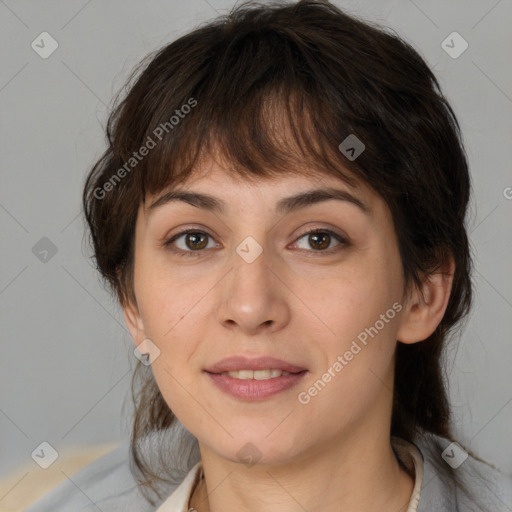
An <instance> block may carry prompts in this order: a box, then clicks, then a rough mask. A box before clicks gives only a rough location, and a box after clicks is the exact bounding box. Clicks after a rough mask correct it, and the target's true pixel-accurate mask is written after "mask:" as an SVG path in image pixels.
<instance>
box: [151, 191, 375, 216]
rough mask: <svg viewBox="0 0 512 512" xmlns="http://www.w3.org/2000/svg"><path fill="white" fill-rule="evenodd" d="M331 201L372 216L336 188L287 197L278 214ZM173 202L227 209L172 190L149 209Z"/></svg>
mask: <svg viewBox="0 0 512 512" xmlns="http://www.w3.org/2000/svg"><path fill="white" fill-rule="evenodd" d="M330 199H336V200H338V201H345V202H348V203H352V204H354V205H356V206H357V207H359V208H360V209H361V210H362V211H363V212H364V213H365V214H367V215H370V214H371V208H370V207H369V206H367V205H366V204H365V203H364V202H363V201H361V199H359V198H357V197H355V196H354V195H352V194H350V193H349V192H347V191H345V190H339V189H336V188H319V189H314V190H308V191H306V192H301V193H300V194H296V195H293V196H289V197H285V198H283V199H280V200H279V201H278V202H277V205H276V212H277V213H290V212H294V211H297V210H299V209H301V208H306V207H308V206H312V205H314V204H318V203H321V202H323V201H328V200H330ZM173 201H183V202H185V203H188V204H190V205H192V206H195V207H197V208H202V209H205V210H208V211H211V212H217V213H224V212H225V208H226V203H225V202H224V201H222V200H220V199H218V198H216V197H214V196H211V195H208V194H201V193H198V192H184V191H179V190H171V191H169V192H166V193H165V194H163V195H162V196H161V197H160V198H158V199H157V200H156V201H155V202H153V203H152V204H151V205H150V206H148V208H147V209H148V210H149V211H150V212H151V211H154V210H155V209H156V208H158V207H160V206H163V205H164V204H168V203H170V202H173Z"/></svg>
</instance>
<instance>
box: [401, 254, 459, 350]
mask: <svg viewBox="0 0 512 512" xmlns="http://www.w3.org/2000/svg"><path fill="white" fill-rule="evenodd" d="M454 271H455V264H454V262H453V257H452V255H451V254H450V255H449V256H448V259H447V260H446V261H445V263H444V264H443V265H441V267H440V268H439V269H438V270H437V271H436V272H435V273H433V274H429V275H427V276H426V277H425V278H424V280H423V285H422V287H421V290H418V288H417V287H414V290H413V291H412V292H411V293H410V295H409V298H408V300H407V301H406V305H405V308H404V313H403V315H402V318H401V322H400V327H399V329H398V333H397V339H398V341H400V342H402V343H407V344H410V343H416V342H417V341H423V340H425V339H427V338H428V337H429V336H430V335H431V334H432V333H433V332H434V331H435V330H436V328H437V326H438V325H439V324H440V322H441V320H442V319H443V316H444V313H445V311H446V307H447V305H448V301H449V299H450V293H451V290H452V284H453V274H454Z"/></svg>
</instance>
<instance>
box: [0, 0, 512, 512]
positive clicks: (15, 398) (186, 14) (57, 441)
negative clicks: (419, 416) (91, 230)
mask: <svg viewBox="0 0 512 512" xmlns="http://www.w3.org/2000/svg"><path fill="white" fill-rule="evenodd" d="M335 3H336V4H337V5H339V6H340V7H344V8H346V9H347V11H349V12H351V13H354V14H359V15H361V16H363V17H364V18H366V19H368V20H374V21H377V22H380V23H383V24H385V25H388V26H390V27H393V28H395V29H396V30H397V31H398V33H399V34H400V35H402V36H403V37H404V38H405V39H406V40H407V41H408V42H410V43H412V44H413V46H414V47H415V48H416V49H417V50H418V51H419V52H420V54H421V55H422V56H423V57H424V58H425V59H426V61H427V62H428V63H429V64H430V65H431V66H432V67H433V68H434V71H435V73H436V75H437V76H438V78H439V80H440V83H441V86H442V88H443V90H444V92H445V94H446V96H447V97H448V99H449V100H450V101H451V104H452V106H453V107H454V109H455V112H456V114H457V115H458V118H459V121H460V123H461V126H462V131H463V133H464V137H465V142H466V145H467V150H468V156H469V160H470V166H471V172H472V177H473V184H474V201H473V203H472V207H471V221H470V237H471V242H472V246H473V251H474V257H475V266H476V269H475V275H474V281H475V287H476V295H475V304H474V309H473V312H472V315H471V317H470V320H469V322H468V324H467V328H466V329H465V332H464V333H463V337H462V341H461V342H460V343H458V344H457V343H454V344H453V346H452V348H451V349H450V350H449V362H448V371H449V375H450V393H451V397H452V401H453V405H454V412H455V423H456V428H457V438H458V439H459V440H460V441H461V442H462V443H465V444H466V446H468V447H469V448H471V449H473V450H475V451H476V452H477V454H479V455H480V456H482V457H483V458H485V459H487V460H488V461H490V462H492V463H494V464H495V465H496V466H497V467H499V468H501V469H502V470H504V471H505V472H508V473H512V441H511V440H510V425H511V424H512V382H511V381H512V379H511V377H510V375H511V373H512V372H511V370H512V343H511V340H512V321H511V318H512V286H511V284H512V271H511V266H510V261H512V260H511V254H512V250H511V249H512V236H511V222H510V220H511V213H512V200H511V199H510V198H511V197H512V189H510V188H508V187H512V173H511V171H510V168H511V164H510V162H511V159H512V151H511V142H512V137H511V135H512V134H511V125H512V123H511V119H512V89H511V82H512V80H511V79H512V72H511V66H510V52H511V50H512V44H511V42H512V32H511V31H510V22H511V21H512V1H511V0H501V1H496V0H486V1H483V0H479V1H467V0H465V1H445V0H436V1H420V0H415V1H414V2H413V1H411V0H396V1H390V0H388V1H381V0H379V1H377V0H374V1H366V2H356V1H352V2H350V1H337V2H335ZM233 5H234V1H227V0H226V1H222V0H209V1H208V2H207V1H206V0H189V1H187V2H181V1H178V0H173V1H164V0H152V1H148V2H142V1H138V2H134V1H132V2H126V1H121V0H115V1H113V0H109V1H103V2H99V1H88V2H87V1H84V0H74V1H67V2H64V1H60V2H57V1H46V2H44V3H43V2H36V1H14V0H5V1H0V38H1V43H2V44H1V62H2V66H1V69H0V102H1V113H2V115H1V123H0V129H1V134H0V154H1V163H2V171H1V180H2V181H1V187H0V225H1V230H2V245H1V248H0V251H1V265H0V308H1V326H2V330H1V335H2V351H1V354H2V356H1V358H0V400H1V403H0V433H1V443H0V461H1V465H0V480H1V478H2V477H4V476H5V475H7V474H9V473H11V472H12V471H13V470H15V468H17V467H19V466H20V465H23V464H27V463H29V462H32V461H31V459H30V454H31V452H32V451H33V450H34V448H36V446H38V445H39V444H40V443H41V442H42V441H48V442H49V443H50V444H51V445H53V446H54V447H55V448H56V449H57V450H61V449H63V448H66V447H69V446H82V447H87V446H90V445H93V444H96V443H104V442H110V441H118V440H120V439H121V438H123V437H126V436H128V435H129V425H130V421H129V415H130V413H131V405H130V401H129V400H127V401H126V403H127V407H126V408H125V409H124V410H122V404H123V401H124V400H125V398H127V397H129V384H130V375H131V368H132V367H133V366H134V363H135V362H136V361H135V359H134V356H133V352H132V350H133V344H132V341H131V339H130V337H129V335H128V332H127V330H126V328H125V326H124V322H123V319H122V315H121V312H120V309H119V308H118V306H117V305H116V303H115V301H114V300H113V299H112V298H111V297H110V295H109V294H108V293H107V292H106V290H105V289H104V288H103V286H102V284H101V282H100V280H99V277H98V275H97V274H96V273H95V271H94V268H93V264H92V262H91V261H90V260H89V256H90V251H89V250H88V248H87V246H86V245H85V244H84V240H83V234H84V222H83V220H82V218H81V216H80V194H81V189H82V185H83V180H84V177H85V174H86V172H87V171H88V169H89V168H90V166H91V164H92V163H93V162H94V161H95V159H97V158H98V157H99V156H100V154H101V153H102V151H103V149H104V147H105V143H104V134H103V128H102V127H103V126H104V124H105V121H106V118H107V114H108V107H109V106H110V105H111V100H112V98H113V95H114V93H115V92H117V90H118V89H119V88H120V87H121V86H122V85H123V83H124V80H125V78H126V77H127V76H128V74H129V72H130V71H131V69H132V68H133V66H134V65H135V64H136V63H137V62H138V61H139V60H140V59H141V58H142V57H144V56H145V55H146V54H147V53H148V52H150V51H152V50H153V49H155V48H157V47H160V46H161V45H163V44H164V43H167V42H170V41H171V40H174V39H175V38H177V37H179V36H180V35H182V34H184V33H186V32H187V31H189V30H190V29H192V28H193V27H194V26H196V25H197V24H198V23H199V22H201V21H204V20H208V19H210V18H212V17H214V16H216V15H217V14H220V13H224V12H225V11H226V9H227V8H230V7H231V6H233ZM43 31H47V32H49V33H50V34H51V35H52V36H53V37H54V38H55V39H56V40H57V42H58V44H59V47H58V49H57V50H56V51H55V53H53V54H52V55H51V56H50V57H49V58H47V59H42V58H41V57H40V56H39V55H38V54H37V53H36V52H35V51H34V50H33V49H32V48H31V42H32V41H33V40H34V39H36V37H37V36H38V35H39V34H40V33H41V32H43ZM453 31H457V32H459V33H460V34H461V35H462V37H463V38H464V39H465V40H466V41H467V42H468V44H469V47H468V49H467V50H466V51H465V52H464V53H463V54H462V55H461V56H460V57H458V58H455V59H454V58H452V57H450V56H449V55H448V54H447V53H446V52H445V51H444V50H443V48H442V47H441V43H442V41H443V40H445V39H446V37H447V36H448V35H449V34H450V33H452V32H453ZM507 196H508V198H507ZM43 237H47V238H48V239H50V240H51V242H52V243H53V244H54V245H55V247H56V249H57V252H56V254H55V255H53V256H52V257H51V258H50V256H51V253H49V255H48V261H47V262H42V261H40V260H39V259H38V258H37V257H36V255H35V254H34V253H33V247H34V246H35V245H36V244H37V243H38V241H39V240H40V239H41V238H43ZM41 243H44V242H41ZM36 252H37V251H36ZM30 467H31V468H32V469H31V470H32V471H42V470H41V469H40V468H39V467H38V466H36V465H35V463H34V464H32V466H30ZM19 486H20V488H21V487H22V486H23V482H20V484H19ZM18 490H19V489H18ZM3 498H4V497H3V496H0V506H1V505H2V501H1V500H2V499H3Z"/></svg>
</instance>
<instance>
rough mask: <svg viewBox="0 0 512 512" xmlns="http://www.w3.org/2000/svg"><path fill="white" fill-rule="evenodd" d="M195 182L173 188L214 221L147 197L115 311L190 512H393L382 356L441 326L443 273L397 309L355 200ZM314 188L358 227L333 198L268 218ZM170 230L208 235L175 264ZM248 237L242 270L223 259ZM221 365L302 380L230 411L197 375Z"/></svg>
mask: <svg viewBox="0 0 512 512" xmlns="http://www.w3.org/2000/svg"><path fill="white" fill-rule="evenodd" d="M204 170H205V172H203V173H196V175H194V176H193V178H192V179H190V180H189V181H187V183H186V184H182V185H180V187H179V188H180V189H186V190H188V191H195V192H201V193H206V194H211V195H214V196H216V197H217V198H219V199H222V200H224V201H225V202H226V211H225V212H224V213H212V212H209V211H207V210H204V209H201V208H197V207H195V206H192V205H190V204H187V203H184V202H179V201H174V202H170V203H168V204H165V205H163V206H160V207H158V208H156V209H154V210H152V211H150V210H149V209H148V208H147V206H148V205H150V204H151V203H152V202H153V201H154V200H155V199H157V198H158V197H159V196H160V194H157V195H155V196H148V197H146V203H145V207H144V205H141V206H140V208H139V212H138V217H137V223H136V231H135V267H134V291H135V296H136V299H137V304H127V305H125V306H124V315H125V320H126V323H127V325H128V327H129V329H130V332H131V335H132V337H133V340H134V342H135V345H139V344H140V343H141V342H142V340H144V339H147V338H149V339H150V340H151V341H152V343H154V344H155V345H156V346H157V347H158V348H159V350H160V355H159V357H158V358H156V359H155V360H154V362H153V363H152V370H153V373H154V376H155V379H156V381H157V383H158V386H159V388H160V390H161V392H162V395H163V397H164V399H165V400H166V402H167V404H168V405H169V407H170V408H171V409H172V411H173V412H174V414H175V415H176V416H177V417H178V418H179V420H180V421H181V422H182V424H183V425H184V426H185V427H186V428H187V429H188V430H189V431H190V432H191V433H192V434H193V435H194V436H195V437H196V438H197V439H198V442H199V447H200V451H201V460H202V463H203V468H204V475H205V478H204V480H202V481H201V482H200V484H199V485H198V486H197V487H196V488H195V490H194V493H193V496H192V499H191V501H190V504H189V505H190V506H191V507H193V508H194V509H196V510H198V511H199V512H203V511H206V510H210V511H213V512H220V511H225V510H243V511H261V510H265V511H268V512H274V511H279V512H288V511H290V512H291V511H294V512H296V511H298V510H308V511H310V512H314V511H320V510H321V511H323V512H339V511H340V510H350V511H365V510H380V511H390V512H397V511H399V510H403V511H405V510H406V509H407V504H408V502H409V500H410V496H411V493H412V489H413V483H414V482H413V479H412V478H411V477H410V476H409V475H407V474H406V473H405V472H404V471H403V470H402V469H401V468H400V466H399V464H398V462H397V460H396V458H395V456H394V453H393V451H392V449H391V444H390V421H391V408H392V398H393V369H394V354H395V349H396V344H397V340H400V342H403V343H414V342H417V341H420V340H424V339H426V338H427V337H428V336H429V335H430V334H431V333H432V332H433V331H434V330H435V328H436V326H437V325H438V324H439V322H440V321H441V319H442V316H443V314H444V311H445V309H446V305H447V302H448V298H449V293H450V289H451V283H452V275H453V265H452V263H451V262H447V264H446V265H444V266H443V267H441V270H442V271H444V272H446V273H447V275H443V274H442V273H440V274H435V275H432V276H429V278H428V279H425V285H424V288H423V289H422V290H411V291H410V293H407V294H404V281H403V276H402V267H401V261H400V255H399V251H398V244H397V238H396V234H395V231H394V227H393V223H392V218H391V214H390V211H389V209H388V207H387V205H386V204H385V202H384V201H383V199H382V198H381V197H380V196H379V195H377V194H376V193H375V192H373V191H372V190H371V189H370V188H369V187H367V186H365V185H364V184H362V183H359V184H358V185H357V186H356V187H352V186H350V185H348V184H347V183H345V182H344V181H342V180H341V179H336V178H334V177H329V176H326V175H321V174H319V175H317V176H289V175H281V176H279V177H278V178H275V179H271V180H263V179H260V180H256V181H254V182H249V181H248V180H242V179H241V178H234V177H233V175H232V174H230V173H228V172H227V171H226V170H225V169H224V168H222V167H221V166H219V165H218V164H217V163H215V162H214V161H211V162H208V165H207V166H205V168H204ZM320 185H325V186H333V187H335V188H338V189H342V190H345V191H348V192H350V193H352V194H353V195H354V196H356V197H357V198H359V199H360V200H361V201H363V202H364V203H365V204H366V205H367V206H368V207H369V208H370V209H371V212H370V214H369V215H367V214H365V213H364V212H363V211H362V210H361V209H360V208H359V207H357V206H356V205H354V204H352V203H350V202H346V201H338V200H332V199H331V200H328V201H324V202H321V203H317V204H314V205H311V206H308V207H306V208H303V209H301V210H298V211H295V212H292V213H289V214H284V215H283V214H277V213H276V212H275V204H276V202H277V201H278V200H279V199H281V198H283V197H286V196H289V195H293V194H295V193H299V192H304V191H307V190H309V189H312V188H317V187H319V186H320ZM184 228H190V229H191V231H198V230H199V231H203V232H206V233H207V234H208V235H210V237H207V238H206V241H207V243H208V245H207V247H206V248H203V249H202V252H201V253H199V255H197V256H193V257H189V258H187V257H180V256H178V255H177V254H174V253H172V252H171V251H170V249H169V247H165V246H163V245H162V243H163V241H165V240H168V239H170V238H171V237H172V236H173V235H174V234H176V233H178V232H179V231H180V230H181V229H184ZM309 228H322V229H331V230H333V231H335V232H336V233H338V234H340V235H342V236H345V237H346V238H348V242H349V243H348V244H344V243H340V242H338V241H337V240H336V239H335V238H334V237H332V238H331V239H330V240H331V241H330V242H329V238H327V241H326V242H325V247H327V248H325V249H318V244H320V245H321V244H322V243H324V240H323V239H322V238H320V239H319V240H318V241H317V242H316V243H317V245H315V240H311V236H308V235H306V236H303V234H304V232H306V231H307V229H309ZM247 236H251V237H253V238H254V239H255V240H256V241H257V242H258V243H259V245H260V246H261V247H262V248H263V252H262V253H261V254H260V255H259V257H258V258H256V260H255V261H253V262H252V263H247V262H246V261H244V259H242V258H241V257H240V256H239V255H238V253H237V252H236V250H235V249H236V247H237V246H238V245H239V244H240V243H241V242H242V241H243V240H244V239H245V238H246V237H247ZM200 241H201V240H200ZM206 241H205V242H204V243H205V244H206ZM193 242H194V240H192V241H190V239H189V243H188V245H187V237H186V235H184V236H182V237H181V238H180V239H178V240H176V241H175V242H174V247H175V248H177V249H180V248H181V249H182V250H183V251H187V250H188V251H189V252H193V251H194V247H195V246H194V243H193ZM196 243H197V242H196ZM331 249H332V250H333V251H334V250H335V249H337V250H336V251H335V252H331V254H328V252H330V250H331ZM322 251H324V252H322ZM195 253H196V254H198V251H197V250H196V251H195ZM425 297H426V299H425ZM395 302H398V303H399V304H400V305H402V309H401V311H400V312H399V313H397V314H396V316H395V317H394V318H393V319H390V320H389V321H388V322H387V323H385V326H384V328H382V329H381V330H380V331H379V333H378V335H376V336H375V337H374V338H370V339H369V342H368V344H367V345H366V346H365V347H364V348H363V349H362V350H361V351H360V352H359V353H358V354H357V355H356V356H354V358H353V359H352V360H351V361H350V362H349V363H348V364H347V365H346V366H345V367H344V368H343V370H342V371H341V372H339V373H337V374H336V376H335V377H334V378H332V379H331V381H330V382H329V383H327V385H326V386H325V388H324V389H323V390H322V391H321V392H320V393H318V394H317V396H314V397H312V398H311V400H310V402H309V403H308V404H306V405H304V404H301V403H300V402H299V401H298V399H297V395H298V393H299V392H301V391H307V389H308V388H309V387H310V386H312V385H313V383H314V382H315V381H317V380H318V379H319V378H321V376H322V374H324V373H325V372H326V371H327V369H328V368H329V367H331V366H332V365H333V363H334V362H335V361H336V359H337V357H338V355H342V354H344V353H345V352H346V351H347V350H348V349H349V348H350V345H351V343H352V341H353V340H354V339H356V337H357V335H358V334H359V333H361V332H362V331H364V329H365V328H367V327H369V326H373V325H374V324H375V322H376V321H377V320H378V319H379V318H380V315H381V314H383V313H385V312H386V311H387V310H388V309H389V308H391V307H392V305H393V304H394V303H395ZM234 354H244V355H249V356H259V355H271V356H275V357H278V358H281V359H283V360H286V361H288V362H291V363H293V364H297V365H299V366H302V367H305V368H307V369H308V374H307V375H306V376H305V377H304V378H303V380H302V382H301V384H300V385H299V386H298V387H295V388H292V389H289V390H287V391H284V392H281V393H279V394H277V395H275V396H273V397H271V398H268V399H265V400H263V401H252V402H247V401H243V400H239V399H236V398H233V397H231V396H230V395H227V394H225V393H224V392H222V391H221V390H219V389H218V388H217V387H216V386H215V385H214V384H213V383H212V382H211V380H210V378H209V377H208V376H207V375H206V374H205V373H204V372H203V370H204V369H205V368H206V367H207V366H209V365H212V364H214V363H216V362H217V361H219V360H220V359H222V358H224V357H226V356H229V355H234ZM248 442H250V443H253V444H254V445H255V446H256V447H257V449H258V450H259V452H260V453H261V458H260V460H259V461H258V463H257V464H255V465H254V466H251V467H249V466H248V465H246V464H244V463H243V462H242V461H240V460H239V457H238V455H237V452H238V451H239V450H240V449H241V448H242V447H243V446H244V445H245V444H246V443H248Z"/></svg>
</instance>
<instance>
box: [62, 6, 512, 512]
mask: <svg viewBox="0 0 512 512" xmlns="http://www.w3.org/2000/svg"><path fill="white" fill-rule="evenodd" d="M134 78H135V75H134ZM108 137H109V143H110V144H109V148H108V149H107V151H106V152H105V154H104V155H103V156H102V158H101V159H100V160H99V161H98V162H97V164H96V165H95V166H94V168H93V169H92V170H91V172H90V174H89V176H88V179H87V182H86V184H85V189H84V209H85V214H86V218H87V221H88V225H89V227H90V230H91V235H92V241H93V245H94V250H95V257H96V261H97V264H98V269H99V271H100V272H101V274H102V275H103V277H104V278H105V279H106V280H107V281H108V282H109V283H110V285H111V286H112V289H113V290H114V292H115V293H116V296H117V298H118V299H119V302H120V304H121V306H122V308H123V311H124V316H125V320H126V323H127V325H128V327H129V330H130V333H131V335H132V338H133V341H134V344H135V346H136V351H135V353H136V355H137V357H138V358H139V359H140V361H139V362H138V365H137V368H136V371H135V374H134V380H133V398H134V403H135V406H136V411H135V418H134V424H133V432H132V439H131V452H130V455H131V463H132V464H133V465H132V470H133V474H134V475H136V477H137V480H138V485H137V486H136V489H132V490H128V489H127V490H126V493H129V496H130V499H129V503H130V509H133V510H135V509H137V510H142V509H144V510H158V511H159V512H170V511H173V512H177V511H186V510H196V511H198V512H204V511H208V510H210V511H212V512H217V511H225V510H247V511H271V512H272V511H277V510H279V511H281V512H283V511H292V510H293V511H296V510H308V511H313V510H322V511H332V512H334V511H340V510H350V511H365V510H379V511H386V512H387V511H390V512H397V511H407V512H412V511H426V510H435V511H440V510H445V511H455V510H458V511H467V510H493V511H496V510H510V509H511V508H512V507H511V503H512V502H509V501H507V500H509V499H510V497H507V496H506V494H505V489H504V485H505V484H504V483H501V484H500V483H498V481H499V479H500V478H501V476H500V474H499V473H498V472H497V471H494V470H492V469H491V468H490V467H489V466H487V465H486V464H483V463H480V462H478V461H477V459H476V458H474V457H473V456H471V455H469V456H468V453H467V451H466V450H465V449H464V448H463V447H462V446H460V444H457V443H455V442H453V440H452V434H451V426H450V425H451V423H450V420H451V416H450V406H449V403H448V399H447V392H446V389H445V382H444V380H443V377H442V366H441V355H442V352H443V348H444V346H445V344H446V342H447V340H448V338H449V335H450V334H451V333H452V332H453V331H454V329H455V328H456V327H458V326H459V325H460V323H461V321H462V319H463V318H464V317H465V315H466V314H467V313H468V311H469V308H470V304H471V280H470V271H471V258H470V251H469V244H468V236H467V232H466V228H465V216H466V208H467V204H468V200H469V196H470V178H469V173H468V165H467V160H466V156H465V151H464V148H463V144H462V142H461V136H460V133H459V126H458V123H457V120H456V117H455V115H454V113H453V111H452V109H451V108H450V106H449V104H448V103H447V102H446V100H445V98H444V97H443V95H442V93H441V91H440V90H439V85H438V82H437V80H436V78H435V77H434V75H433V74H432V72H431V71H430V69H429V68H428V66H427V65H426V64H425V62H424V61H423V59H422V58H421V57H420V56H419V55H418V53H416V52H415V51H414V50H413V49H412V48H411V47H410V46H409V45H407V44H406V43H405V42H404V41H402V40H401V39H400V38H399V37H397V36H396V35H394V34H391V33H390V32H389V31H386V30H384V29H381V28H379V27H376V26H371V25H369V24H368V23H366V22H362V21H360V20H358V19H356V18H354V17H352V16H348V15H347V14H345V13H343V12H342V11H341V10H339V9H338V8H336V7H335V6H333V5H331V4H330V3H328V2H314V1H300V2H297V3H294V4H286V5H284V4H282V3H280V4H275V5H274V4H272V5H266V6H263V5H253V4H243V5H241V6H239V7H238V8H236V9H234V10H233V11H232V12H231V13H230V15H228V16H225V17H221V18H218V19H217V20H214V21H213V22H211V23H209V24H207V25H204V26H202V27H200V28H199V29H197V30H194V31H193V32H191V33H189V34H187V35H185V36H183V37H181V38H179V39H178V40H176V41H175V42H173V43H172V44H170V45H168V46H166V47H165V48H163V49H162V50H161V51H159V52H158V53H157V54H156V55H153V56H151V60H150V62H149V63H148V64H147V66H146V67H144V68H143V69H142V70H141V71H140V74H139V75H138V76H137V78H136V80H134V83H133V85H132V86H131V88H130V90H129V92H128V94H127V95H126V97H125V98H124V99H123V101H122V102H121V103H120V104H119V105H118V106H117V107H116V109H115V111H114V112H113V113H112V115H111V118H110V120H109V125H108ZM180 425H181V426H182V427H184V429H183V428H181V430H180ZM169 443H175V444H174V445H173V444H169ZM176 443H177V444H176ZM180 450H181V451H180ZM183 454H185V455H187V454H188V459H187V457H185V459H184V460H185V461H186V462H185V467H186V471H185V474H183V473H181V474H180V473H177V468H178V467H179V464H180V462H179V460H183V457H182V456H181V455H183ZM179 455H180V456H179ZM116 493H117V494H115V493H111V494H110V495H109V496H107V497H104V498H102V499H99V498H98V499H91V501H94V503H95V506H97V507H99V508H101V509H102V510H117V509H119V510H121V509H122V507H121V505H120V503H121V502H122V500H123V499H124V498H122V496H121V495H122V494H123V493H122V492H121V491H119V490H117V491H116ZM139 493H143V494H144V497H145V499H146V501H143V500H142V499H141V496H142V494H139ZM126 495H128V494H126ZM105 496H106V495H105ZM125 498H126V496H125ZM144 507H145V508H144ZM507 507H508V508H507ZM68 509H69V508H68Z"/></svg>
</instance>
